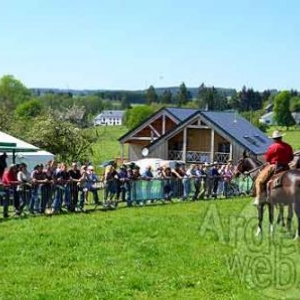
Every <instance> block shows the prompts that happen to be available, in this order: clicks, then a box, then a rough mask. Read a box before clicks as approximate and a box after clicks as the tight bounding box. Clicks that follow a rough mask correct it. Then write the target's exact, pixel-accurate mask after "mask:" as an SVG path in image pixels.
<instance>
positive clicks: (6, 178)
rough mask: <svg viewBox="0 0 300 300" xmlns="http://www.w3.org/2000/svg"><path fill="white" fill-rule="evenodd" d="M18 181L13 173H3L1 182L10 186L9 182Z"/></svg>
mask: <svg viewBox="0 0 300 300" xmlns="http://www.w3.org/2000/svg"><path fill="white" fill-rule="evenodd" d="M13 181H18V179H17V175H16V173H14V172H9V171H4V174H3V177H2V182H3V184H6V185H10V184H11V182H13Z"/></svg>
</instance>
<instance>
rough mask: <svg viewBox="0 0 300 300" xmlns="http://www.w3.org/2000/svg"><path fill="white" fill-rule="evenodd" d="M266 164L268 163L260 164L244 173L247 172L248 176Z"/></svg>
mask: <svg viewBox="0 0 300 300" xmlns="http://www.w3.org/2000/svg"><path fill="white" fill-rule="evenodd" d="M265 165H266V164H262V165H261V166H258V167H256V168H254V169H251V170H250V171H245V172H244V174H245V175H246V176H248V175H250V174H251V173H253V172H255V171H257V170H259V169H261V168H262V167H264V166H265Z"/></svg>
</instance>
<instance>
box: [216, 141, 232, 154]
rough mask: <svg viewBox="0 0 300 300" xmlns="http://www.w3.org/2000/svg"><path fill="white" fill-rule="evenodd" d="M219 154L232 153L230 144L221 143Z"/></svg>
mask: <svg viewBox="0 0 300 300" xmlns="http://www.w3.org/2000/svg"><path fill="white" fill-rule="evenodd" d="M218 152H223V153H230V143H219V145H218Z"/></svg>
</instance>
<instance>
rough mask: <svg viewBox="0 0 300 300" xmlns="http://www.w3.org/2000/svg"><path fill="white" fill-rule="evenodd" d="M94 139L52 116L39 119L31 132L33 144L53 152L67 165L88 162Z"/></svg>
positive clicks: (30, 138)
mask: <svg viewBox="0 0 300 300" xmlns="http://www.w3.org/2000/svg"><path fill="white" fill-rule="evenodd" d="M94 139H95V137H93V136H90V135H89V134H87V133H86V131H84V130H81V129H79V128H78V127H76V126H75V125H74V124H71V123H69V122H65V121H62V120H57V119H55V118H53V117H51V116H49V117H47V118H40V119H37V120H36V121H35V122H34V124H33V126H32V128H31V130H30V132H29V141H30V142H31V143H32V144H34V145H36V146H38V147H40V148H42V149H46V150H48V151H50V152H52V153H53V154H55V155H56V156H57V159H58V160H61V161H64V162H67V163H70V162H72V161H86V160H88V158H89V157H90V155H91V149H92V147H91V146H92V141H93V140H94Z"/></svg>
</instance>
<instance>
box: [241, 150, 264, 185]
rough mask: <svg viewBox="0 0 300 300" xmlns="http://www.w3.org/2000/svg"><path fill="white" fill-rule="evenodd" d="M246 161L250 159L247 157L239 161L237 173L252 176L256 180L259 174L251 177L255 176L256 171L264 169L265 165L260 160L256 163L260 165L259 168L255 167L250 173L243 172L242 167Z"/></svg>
mask: <svg viewBox="0 0 300 300" xmlns="http://www.w3.org/2000/svg"><path fill="white" fill-rule="evenodd" d="M246 159H249V157H248V156H247V157H244V158H242V159H240V160H239V162H238V165H237V171H238V172H237V174H243V175H245V176H250V177H251V179H252V180H255V178H256V177H257V175H258V173H256V174H254V175H253V176H251V174H253V173H254V172H256V171H259V170H261V169H262V168H264V166H265V164H262V163H261V162H260V161H259V160H256V163H257V164H259V166H257V167H254V168H252V169H250V170H248V171H242V170H241V168H240V167H241V166H243V165H244V164H245V160H246ZM251 159H253V158H251ZM253 160H254V159H253Z"/></svg>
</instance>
